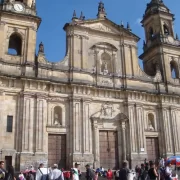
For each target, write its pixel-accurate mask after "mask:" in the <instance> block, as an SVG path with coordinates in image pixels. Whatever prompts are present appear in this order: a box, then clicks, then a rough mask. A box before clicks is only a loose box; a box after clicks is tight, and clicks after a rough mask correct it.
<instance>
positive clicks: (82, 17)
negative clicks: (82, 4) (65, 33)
mask: <svg viewBox="0 0 180 180" xmlns="http://www.w3.org/2000/svg"><path fill="white" fill-rule="evenodd" d="M79 19H80V20H82V21H83V20H84V19H85V16H84V15H83V12H82V11H81V15H80V18H79Z"/></svg>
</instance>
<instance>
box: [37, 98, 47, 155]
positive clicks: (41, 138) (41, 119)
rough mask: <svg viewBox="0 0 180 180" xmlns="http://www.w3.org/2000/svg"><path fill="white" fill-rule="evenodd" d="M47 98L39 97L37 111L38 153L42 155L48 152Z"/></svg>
mask: <svg viewBox="0 0 180 180" xmlns="http://www.w3.org/2000/svg"><path fill="white" fill-rule="evenodd" d="M45 98H46V97H44V96H38V97H37V106H36V107H37V109H36V111H37V112H36V129H35V131H36V133H35V134H36V153H37V152H39V153H42V152H44V151H45V150H47V149H48V148H47V138H48V137H47V138H45V137H46V133H45V132H46V131H45V127H46V122H47V102H46V99H45Z"/></svg>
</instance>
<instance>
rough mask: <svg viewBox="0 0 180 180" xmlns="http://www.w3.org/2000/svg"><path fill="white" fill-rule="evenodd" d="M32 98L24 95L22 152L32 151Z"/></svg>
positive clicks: (29, 95)
mask: <svg viewBox="0 0 180 180" xmlns="http://www.w3.org/2000/svg"><path fill="white" fill-rule="evenodd" d="M33 127H34V98H33V96H32V95H31V94H26V95H24V109H23V133H22V137H23V139H22V152H28V153H33V151H34V150H33V146H34V145H33V144H34V143H33V142H34V129H33Z"/></svg>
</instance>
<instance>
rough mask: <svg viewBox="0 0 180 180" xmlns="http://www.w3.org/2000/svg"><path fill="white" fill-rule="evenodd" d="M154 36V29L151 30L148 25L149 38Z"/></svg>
mask: <svg viewBox="0 0 180 180" xmlns="http://www.w3.org/2000/svg"><path fill="white" fill-rule="evenodd" d="M153 37H154V31H153V28H152V27H150V28H149V39H151V38H153Z"/></svg>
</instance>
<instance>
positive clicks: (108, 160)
mask: <svg viewBox="0 0 180 180" xmlns="http://www.w3.org/2000/svg"><path fill="white" fill-rule="evenodd" d="M99 151H100V152H99V153H100V166H102V167H103V168H106V169H108V168H111V169H118V168H119V156H118V138H117V132H115V131H100V132H99Z"/></svg>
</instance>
